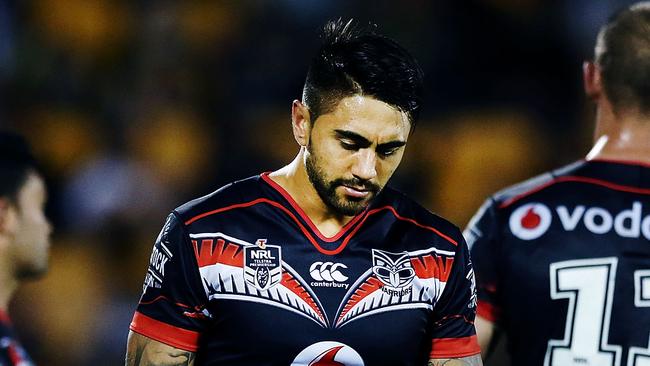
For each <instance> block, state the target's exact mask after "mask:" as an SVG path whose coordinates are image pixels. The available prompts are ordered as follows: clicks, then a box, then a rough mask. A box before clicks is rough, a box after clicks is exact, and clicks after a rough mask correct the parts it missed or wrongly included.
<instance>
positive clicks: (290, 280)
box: [280, 271, 325, 320]
mask: <svg viewBox="0 0 650 366" xmlns="http://www.w3.org/2000/svg"><path fill="white" fill-rule="evenodd" d="M280 284H282V286H284V287H286V288H287V289H288V290H289V291H291V292H293V293H294V294H296V295H298V297H300V298H301V299H303V300H304V301H305V302H306V303H307V304H308V305H309V307H310V308H312V310H314V311H315V312H316V314H318V315H319V316H320V318H321V319H323V320H325V316H324V315H323V312H322V311H321V310H320V308H319V307H318V305H317V304H316V301H315V300H314V298H313V297H312V296H311V295H310V294H309V292H307V290H306V289H305V288H304V287H303V286H302V285H301V284H300V282H299V281H298V280H297V279H296V278H295V277H293V275H292V274H291V273H289V272H286V271H283V272H282V280H281V281H280Z"/></svg>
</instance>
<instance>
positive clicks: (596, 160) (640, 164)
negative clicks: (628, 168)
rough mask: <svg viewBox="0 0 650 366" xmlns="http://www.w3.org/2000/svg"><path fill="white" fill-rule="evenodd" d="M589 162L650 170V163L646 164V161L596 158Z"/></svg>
mask: <svg viewBox="0 0 650 366" xmlns="http://www.w3.org/2000/svg"><path fill="white" fill-rule="evenodd" d="M585 161H587V162H589V161H595V162H599V161H601V162H603V163H612V164H623V165H635V166H641V167H644V168H650V163H648V162H645V161H634V160H616V159H604V158H596V159H590V160H585Z"/></svg>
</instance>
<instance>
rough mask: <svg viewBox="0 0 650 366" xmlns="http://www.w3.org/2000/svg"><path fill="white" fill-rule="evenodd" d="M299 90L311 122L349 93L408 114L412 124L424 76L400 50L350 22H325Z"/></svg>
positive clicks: (373, 30)
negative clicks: (302, 86) (320, 40)
mask: <svg viewBox="0 0 650 366" xmlns="http://www.w3.org/2000/svg"><path fill="white" fill-rule="evenodd" d="M321 38H322V45H321V46H320V49H319V50H318V52H317V54H316V56H315V57H314V58H313V59H312V61H311V65H310V67H309V71H308V72H307V78H306V80H305V85H304V88H303V102H304V103H305V105H306V106H307V108H308V109H309V112H310V116H311V120H312V121H315V120H316V119H317V118H318V117H319V116H320V115H322V114H326V113H328V112H331V111H332V110H333V109H334V108H335V107H336V105H337V104H338V102H339V101H340V100H341V99H342V98H345V97H349V96H353V95H363V96H370V97H373V98H375V99H377V100H380V101H382V102H384V103H387V104H389V105H391V106H393V107H396V108H397V109H398V110H400V111H401V112H403V113H405V114H406V115H407V116H408V119H409V121H410V122H411V128H413V127H414V126H415V122H416V121H417V118H418V115H419V113H420V107H421V103H422V83H423V73H422V69H421V68H420V66H419V65H418V63H417V61H416V60H415V58H413V56H411V55H410V54H409V53H408V51H406V50H405V49H404V48H403V47H402V46H400V45H399V44H397V42H395V41H393V40H392V39H390V38H387V37H385V36H383V35H380V34H377V33H376V26H372V25H368V26H361V25H359V23H358V22H356V21H354V20H348V21H343V20H342V19H340V18H339V19H338V20H333V21H329V22H327V23H326V24H325V26H324V27H323V32H322V35H321Z"/></svg>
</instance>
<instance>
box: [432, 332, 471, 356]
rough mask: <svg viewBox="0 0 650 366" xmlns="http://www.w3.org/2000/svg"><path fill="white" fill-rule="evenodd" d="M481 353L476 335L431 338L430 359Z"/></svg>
mask: <svg viewBox="0 0 650 366" xmlns="http://www.w3.org/2000/svg"><path fill="white" fill-rule="evenodd" d="M479 353H481V348H480V347H479V345H478V340H477V339H476V335H473V336H469V337H462V338H436V339H433V340H431V353H430V354H429V358H430V359H434V360H435V359H441V358H442V359H444V358H459V357H467V356H473V355H477V354H479Z"/></svg>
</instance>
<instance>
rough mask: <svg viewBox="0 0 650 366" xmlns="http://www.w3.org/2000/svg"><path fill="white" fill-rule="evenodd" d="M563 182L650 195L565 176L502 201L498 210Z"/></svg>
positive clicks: (614, 185) (620, 185)
mask: <svg viewBox="0 0 650 366" xmlns="http://www.w3.org/2000/svg"><path fill="white" fill-rule="evenodd" d="M565 182H574V183H587V184H594V185H598V186H602V187H605V188H609V189H613V190H615V191H622V192H629V193H638V194H644V195H650V189H647V188H639V187H631V186H624V185H622V184H616V183H612V182H608V181H606V180H601V179H595V178H587V177H574V176H566V177H557V178H555V179H553V180H552V181H550V182H547V183H545V184H542V185H540V186H539V187H535V188H533V189H531V190H530V191H527V192H524V193H522V194H520V195H517V196H515V197H512V198H511V199H509V200H506V201H504V202H503V203H501V205H499V208H506V207H508V206H510V205H512V204H513V203H515V202H517V201H519V200H520V199H522V198H524V197H526V196H530V195H531V194H533V193H536V192H539V191H541V190H543V189H545V188H547V187H550V186H552V185H554V184H557V183H565Z"/></svg>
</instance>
